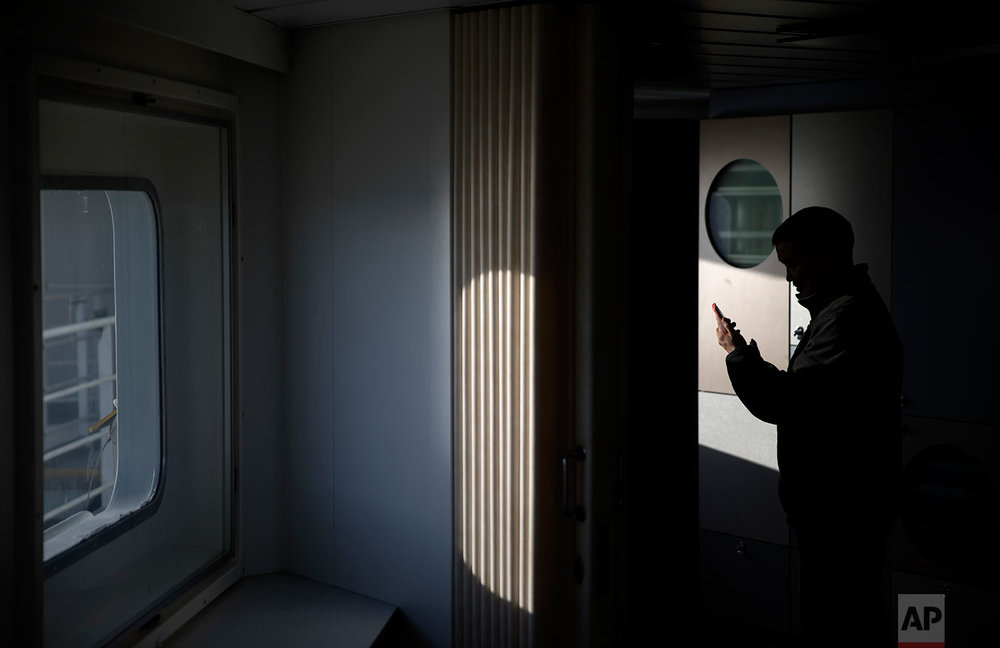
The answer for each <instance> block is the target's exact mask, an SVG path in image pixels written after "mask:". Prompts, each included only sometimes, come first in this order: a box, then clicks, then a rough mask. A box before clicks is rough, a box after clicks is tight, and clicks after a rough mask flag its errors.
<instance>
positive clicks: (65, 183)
mask: <svg viewBox="0 0 1000 648" xmlns="http://www.w3.org/2000/svg"><path fill="white" fill-rule="evenodd" d="M45 190H56V191H73V190H89V191H141V192H143V193H145V194H146V195H147V196H149V199H150V202H151V203H152V206H153V230H154V232H155V233H156V245H155V250H154V254H155V255H156V273H157V275H156V303H157V318H156V319H157V347H158V363H157V376H158V377H159V383H160V384H159V397H160V407H159V410H160V411H159V417H158V418H159V445H160V448H159V449H160V461H159V470H158V474H157V479H156V490H155V492H154V494H153V496H152V497H151V498H150V499H149V500H148V501H147V502H145V503H144V504H143V505H142V506H140V507H139V508H137V509H135V510H134V511H132V512H130V513H127V514H125V515H123V516H122V517H121V518H119V519H118V520H116V521H115V522H113V523H111V524H109V525H107V526H105V527H102V528H101V529H99V530H98V531H96V532H94V533H93V534H92V535H90V536H88V537H87V538H85V539H84V540H81V541H80V542H78V543H77V544H75V545H73V546H72V547H69V548H67V549H65V550H63V551H62V552H60V553H59V554H57V555H55V556H53V557H51V558H49V559H48V560H44V559H43V562H42V565H43V567H42V571H43V578H48V577H49V576H52V575H53V574H56V573H58V572H60V571H62V570H63V569H65V568H66V567H68V566H69V565H71V564H73V563H75V562H77V561H78V560H80V559H82V558H84V557H85V556H87V555H89V554H91V553H93V552H94V551H96V550H98V549H100V548H101V547H103V546H104V545H106V544H108V543H109V542H111V541H112V540H114V539H115V538H118V537H119V536H121V535H123V534H124V533H126V532H127V531H130V530H131V529H133V528H135V527H136V526H137V525H139V524H140V523H142V522H143V521H144V520H146V519H149V518H150V517H152V516H153V514H155V513H156V511H157V509H159V507H160V502H161V500H162V499H163V493H164V486H165V484H166V476H167V436H166V430H167V425H166V382H165V375H164V364H165V359H166V349H165V348H164V337H165V336H164V324H163V312H164V300H163V285H162V282H161V278H162V277H163V218H162V214H163V212H162V210H161V208H160V199H159V195H158V194H157V192H156V187H155V185H154V184H153V183H152V181H150V180H149V179H148V178H142V177H125V176H100V175H93V176H89V175H41V176H40V177H39V183H38V196H39V199H40V197H41V192H42V191H45ZM38 218H41V214H40V213H39V215H38ZM40 252H41V240H39V253H40ZM39 292H41V291H39ZM37 333H38V336H39V337H40V336H41V331H38V332H37ZM39 470H42V467H41V466H39ZM42 544H43V546H44V540H43V541H42Z"/></svg>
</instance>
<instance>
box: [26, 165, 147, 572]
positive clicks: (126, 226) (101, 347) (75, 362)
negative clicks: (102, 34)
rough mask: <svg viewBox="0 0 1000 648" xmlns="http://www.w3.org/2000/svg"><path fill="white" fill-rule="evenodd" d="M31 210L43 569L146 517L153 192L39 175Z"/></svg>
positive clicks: (132, 182) (139, 183)
mask: <svg viewBox="0 0 1000 648" xmlns="http://www.w3.org/2000/svg"><path fill="white" fill-rule="evenodd" d="M40 213H41V248H42V249H41V269H42V285H41V302H42V331H41V337H42V340H41V343H42V375H43V393H42V416H43V430H44V441H43V450H42V452H43V454H42V463H43V466H42V474H43V523H42V526H43V529H44V538H43V555H44V559H45V561H46V564H47V566H48V565H49V563H52V562H54V561H59V562H64V561H66V560H73V559H75V558H76V557H79V555H81V554H83V553H88V552H89V551H90V550H92V549H94V548H96V547H98V546H100V545H101V544H103V541H106V540H107V539H109V538H110V537H113V536H114V535H116V534H117V533H120V532H121V530H122V528H121V527H123V526H124V525H119V527H120V528H119V529H116V528H115V527H116V524H117V523H119V522H121V521H123V520H124V519H125V518H129V519H130V520H131V521H132V522H135V521H137V520H136V517H137V516H143V515H149V514H151V513H152V511H153V509H155V507H156V506H155V505H156V499H157V493H158V491H159V484H160V482H161V480H162V478H163V467H164V459H165V453H164V452H163V448H164V440H163V425H162V404H161V400H162V399H161V394H162V390H161V378H160V358H161V348H160V337H161V336H160V289H159V275H160V273H159V262H158V260H159V234H158V222H159V218H158V213H157V199H156V192H155V190H154V188H153V185H152V183H150V182H149V181H148V180H144V179H141V178H101V177H67V176H46V177H44V178H43V179H42V191H41V196H40Z"/></svg>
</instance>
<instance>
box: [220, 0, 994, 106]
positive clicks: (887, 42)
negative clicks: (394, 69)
mask: <svg viewBox="0 0 1000 648" xmlns="http://www.w3.org/2000/svg"><path fill="white" fill-rule="evenodd" d="M222 1H224V2H227V3H229V4H230V5H232V6H234V7H238V8H240V9H243V10H245V11H248V12H250V13H252V14H253V15H255V16H258V17H260V18H262V19H264V20H268V21H270V22H272V23H275V24H277V25H280V26H282V27H285V28H288V29H298V28H304V27H312V26H317V25H326V24H331V23H337V22H345V21H352V20H360V19H364V18H374V17H379V16H388V15H394V14H402V13H413V12H419V11H428V10H433V9H444V8H449V7H452V8H454V7H472V6H477V5H483V4H490V1H489V0H466V1H465V2H461V1H455V0H222ZM615 4H616V6H619V7H626V6H627V7H629V9H628V10H627V11H626V14H625V15H626V22H627V25H628V28H629V30H630V36H631V40H632V43H631V44H632V48H633V57H634V58H633V60H634V62H635V68H636V76H637V85H638V86H639V87H645V88H647V89H652V88H659V89H661V90H664V89H665V90H671V91H688V90H694V91H701V90H710V89H712V88H721V87H726V88H730V87H739V86H743V87H749V86H759V85H775V84H784V83H809V82H815V81H834V80H842V79H858V78H874V77H879V76H885V75H894V74H911V73H914V72H921V71H926V70H938V71H941V70H944V71H947V70H950V69H958V67H961V68H962V69H969V67H970V66H971V65H975V66H977V67H978V68H981V69H986V70H989V69H993V68H991V66H990V64H991V63H995V62H997V61H998V59H1000V36H998V35H997V34H996V33H994V30H993V29H992V26H993V23H992V22H991V21H986V20H977V18H976V16H975V15H974V14H975V12H971V13H970V11H969V6H974V3H973V5H969V3H968V2H967V1H966V0H951V1H950V2H949V3H948V4H946V5H945V4H940V3H938V4H937V6H936V7H935V8H934V9H933V11H932V12H930V11H927V10H924V11H925V13H921V10H920V7H921V6H922V5H919V4H916V3H911V2H908V3H903V2H902V1H901V0H835V1H831V0H669V1H661V2H638V1H636V0H632V1H630V0H619V1H618V2H616V3H615ZM985 4H990V3H985ZM900 8H902V10H901V9H900ZM998 67H1000V66H998Z"/></svg>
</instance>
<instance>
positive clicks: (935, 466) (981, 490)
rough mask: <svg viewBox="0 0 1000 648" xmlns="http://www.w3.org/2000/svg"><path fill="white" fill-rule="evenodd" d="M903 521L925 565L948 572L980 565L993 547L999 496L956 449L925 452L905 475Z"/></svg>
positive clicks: (982, 473) (974, 464) (969, 457)
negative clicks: (944, 568)
mask: <svg viewBox="0 0 1000 648" xmlns="http://www.w3.org/2000/svg"><path fill="white" fill-rule="evenodd" d="M900 521H901V522H902V523H903V528H904V529H905V530H906V534H907V536H909V538H910V541H911V542H912V543H913V545H914V546H915V547H916V548H917V549H918V550H919V551H920V553H922V554H923V555H924V556H925V557H926V558H927V559H929V560H931V561H932V562H934V563H936V564H939V565H944V566H948V567H959V566H961V565H964V564H968V563H969V562H971V561H974V560H976V559H977V558H978V557H979V556H980V555H981V554H982V553H983V552H984V551H987V550H990V548H991V547H993V543H994V540H995V538H996V533H997V521H998V520H997V496H996V492H995V491H994V487H993V483H992V481H991V479H990V476H989V474H988V473H987V472H986V470H985V469H984V468H983V466H982V464H980V463H979V462H978V461H977V460H976V459H975V458H974V457H973V456H972V455H970V454H969V453H967V452H965V451H963V450H960V449H958V448H956V447H953V446H946V445H933V446H929V447H927V448H924V449H923V450H921V451H920V452H919V453H918V454H917V455H916V456H915V457H914V458H913V459H912V460H911V461H910V463H909V465H908V466H907V468H906V471H905V472H904V475H903V501H902V507H901V510H900Z"/></svg>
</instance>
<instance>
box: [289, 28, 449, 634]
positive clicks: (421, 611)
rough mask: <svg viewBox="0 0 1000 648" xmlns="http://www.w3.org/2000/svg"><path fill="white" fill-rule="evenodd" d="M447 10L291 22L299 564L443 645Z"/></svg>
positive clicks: (292, 474)
mask: <svg viewBox="0 0 1000 648" xmlns="http://www.w3.org/2000/svg"><path fill="white" fill-rule="evenodd" d="M449 33H450V18H449V15H448V13H447V12H434V13H427V14H419V15H411V16H404V17H396V18H389V19H381V20H372V21H364V22H357V23H350V24H343V25H338V26H333V27H326V28H319V29H312V30H307V31H304V32H296V33H295V34H294V35H293V52H292V68H291V73H290V75H289V79H288V92H287V104H286V111H287V117H288V130H287V145H286V156H285V159H286V161H287V162H286V163H287V167H286V170H285V172H286V182H287V185H286V187H287V201H286V214H287V218H286V230H285V244H286V250H285V255H286V258H287V268H286V283H285V286H286V310H285V326H286V368H287V385H286V389H287V391H286V408H287V465H286V471H287V491H286V510H287V512H288V517H287V533H288V567H289V569H290V570H292V571H295V572H297V573H300V574H302V575H305V576H309V577H312V578H316V579H317V580H321V581H324V582H328V583H332V584H335V585H338V586H340V587H344V588H346V589H349V590H353V591H356V592H360V593H362V594H366V595H369V596H372V597H375V598H379V599H382V600H384V601H387V602H390V603H393V604H395V605H397V606H399V607H400V608H401V609H402V611H403V613H404V614H405V615H406V617H407V618H408V620H409V621H410V622H411V624H410V628H411V630H412V631H413V633H414V636H413V637H412V638H411V642H412V643H414V645H416V644H417V643H420V642H427V643H429V644H432V645H437V646H442V645H448V644H449V643H450V618H451V614H450V605H451V595H450V581H451V575H450V574H451V571H450V568H451V359H450V358H451V355H450V354H451V330H450V319H451V315H450V313H451V279H450V261H449V258H450V243H449V241H450V202H449V201H450V181H449V177H450V131H449V129H450V126H449V124H450V112H449V97H450V78H449V75H450V46H449Z"/></svg>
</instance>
